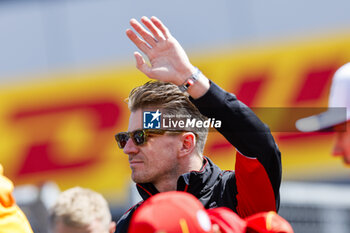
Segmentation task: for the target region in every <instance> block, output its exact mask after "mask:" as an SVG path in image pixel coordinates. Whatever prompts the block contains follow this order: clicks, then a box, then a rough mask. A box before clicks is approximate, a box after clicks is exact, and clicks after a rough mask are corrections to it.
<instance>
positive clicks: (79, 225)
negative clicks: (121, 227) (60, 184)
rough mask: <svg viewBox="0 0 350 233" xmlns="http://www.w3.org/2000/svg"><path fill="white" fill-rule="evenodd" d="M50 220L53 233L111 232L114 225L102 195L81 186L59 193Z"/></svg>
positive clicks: (113, 229)
mask: <svg viewBox="0 0 350 233" xmlns="http://www.w3.org/2000/svg"><path fill="white" fill-rule="evenodd" d="M50 220H51V227H52V232H53V233H113V232H114V231H115V226H116V224H115V222H113V221H112V216H111V213H110V209H109V207H108V203H107V201H106V200H105V199H104V197H103V196H102V195H101V194H99V193H97V192H95V191H92V190H90V189H86V188H81V187H74V188H70V189H67V190H66V191H64V192H62V193H61V194H60V195H59V197H58V200H57V202H56V203H55V205H54V206H53V207H52V209H51V211H50Z"/></svg>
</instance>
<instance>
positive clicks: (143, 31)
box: [130, 19, 157, 47]
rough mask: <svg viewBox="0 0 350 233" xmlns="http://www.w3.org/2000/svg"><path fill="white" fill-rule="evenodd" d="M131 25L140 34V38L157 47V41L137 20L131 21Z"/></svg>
mask: <svg viewBox="0 0 350 233" xmlns="http://www.w3.org/2000/svg"><path fill="white" fill-rule="evenodd" d="M130 25H131V26H132V27H133V28H134V29H135V31H137V33H139V34H140V36H141V37H142V38H143V39H144V40H145V41H146V42H147V43H148V44H150V45H151V46H152V47H153V46H155V45H156V43H157V41H156V39H154V37H153V36H152V34H151V33H149V32H148V31H147V30H146V29H145V28H144V27H143V26H142V25H141V24H140V23H139V22H138V21H137V20H136V19H131V20H130Z"/></svg>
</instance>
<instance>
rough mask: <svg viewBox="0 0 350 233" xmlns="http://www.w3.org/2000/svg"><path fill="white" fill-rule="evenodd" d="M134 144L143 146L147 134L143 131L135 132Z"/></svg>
mask: <svg viewBox="0 0 350 233" xmlns="http://www.w3.org/2000/svg"><path fill="white" fill-rule="evenodd" d="M134 142H135V144H136V145H142V144H143V143H144V142H145V133H144V132H143V131H142V130H137V131H135V132H134Z"/></svg>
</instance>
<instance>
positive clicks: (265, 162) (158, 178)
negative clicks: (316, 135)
mask: <svg viewBox="0 0 350 233" xmlns="http://www.w3.org/2000/svg"><path fill="white" fill-rule="evenodd" d="M141 22H142V23H143V25H145V27H146V28H147V29H148V30H149V31H148V30H146V28H145V27H143V26H142V25H141V24H140V23H139V22H138V21H137V20H135V19H131V20H130V24H131V26H132V27H133V28H134V29H135V31H136V32H137V33H138V35H137V34H136V33H135V32H134V31H133V30H131V29H128V30H127V31H126V34H127V36H128V37H129V39H130V40H131V41H132V42H133V43H134V44H135V45H136V46H137V47H138V48H139V49H140V50H141V51H142V52H143V53H144V54H145V55H146V56H147V57H148V59H149V61H150V65H148V64H147V63H146V62H145V59H144V58H143V56H142V55H141V54H140V53H139V52H135V53H134V56H135V59H136V67H137V68H138V69H139V70H140V71H142V72H143V73H144V74H145V75H146V76H148V77H149V78H151V79H155V81H150V82H147V83H146V84H144V85H142V86H140V87H137V88H135V89H134V90H132V91H131V93H130V95H129V101H128V105H129V109H130V112H131V113H130V118H129V126H128V132H120V133H118V134H116V135H115V139H116V140H117V143H118V146H119V148H121V149H123V152H124V153H125V154H127V155H128V160H129V164H130V168H131V178H132V179H133V181H134V182H135V183H136V184H137V189H138V191H139V193H140V195H141V197H142V198H143V200H147V199H148V198H149V197H152V196H153V195H155V194H157V193H159V192H167V191H176V190H177V191H185V192H188V193H191V194H193V195H194V196H196V197H197V198H198V199H199V201H200V202H201V203H202V204H203V206H204V207H205V208H206V209H210V208H214V207H227V208H230V209H231V210H233V211H235V212H236V213H237V214H238V215H239V216H240V217H247V216H250V215H252V214H255V213H259V212H263V211H278V208H279V188H280V183H281V176H282V167H281V154H280V151H279V149H278V147H277V145H276V143H275V140H274V138H273V136H272V135H271V133H270V130H269V128H268V126H266V125H265V124H264V123H263V122H261V121H260V119H259V118H258V117H257V116H256V115H255V114H254V113H253V112H252V111H251V109H249V108H248V107H247V106H246V105H245V104H243V103H242V102H241V101H239V100H238V99H237V98H236V96H235V95H233V94H231V93H228V92H226V91H224V90H223V89H221V88H220V87H219V86H217V85H216V84H215V83H214V82H212V81H209V79H208V78H207V77H205V76H204V74H203V73H202V72H200V70H199V69H197V68H196V67H194V66H193V65H192V64H191V63H190V61H189V59H188V57H187V54H186V53H185V51H184V50H183V48H182V47H181V45H180V44H179V43H178V41H177V40H176V39H175V38H174V37H173V36H172V35H171V33H170V32H169V30H168V28H167V27H166V26H165V25H164V24H163V23H162V22H161V21H160V20H159V19H158V18H156V17H151V18H150V19H149V18H147V17H142V19H141ZM162 114H163V115H162ZM145 115H147V116H148V118H147V117H146V118H145V117H144V116H145ZM172 115H173V116H174V117H170V118H168V121H166V122H165V123H166V124H165V123H164V121H163V122H162V121H161V120H160V119H165V117H167V116H168V117H169V116H172ZM167 122H170V123H171V126H170V125H169V124H168V123H167ZM188 122H192V124H193V125H191V124H189V123H188ZM207 123H209V124H210V125H213V127H215V128H216V129H217V130H218V131H219V132H220V133H221V134H222V135H224V136H225V138H226V139H227V140H228V141H229V142H230V143H231V144H232V145H233V146H234V147H235V148H236V149H237V153H236V164H235V171H232V170H231V171H224V170H221V169H220V168H219V167H218V166H217V165H215V164H214V163H213V162H212V161H211V160H210V159H209V158H208V157H206V156H204V155H203V151H204V146H205V142H206V137H207V134H208V128H209V127H208V125H209V124H207ZM205 125H207V127H206V126H205ZM232 156H234V155H232ZM141 203H142V202H140V203H138V204H136V205H135V206H134V207H132V208H131V209H130V210H129V211H127V212H126V213H125V214H124V215H123V216H122V217H121V218H120V220H119V221H118V223H117V233H126V232H127V231H128V226H129V222H130V219H131V217H132V214H133V213H134V211H135V210H136V209H137V208H138V207H139V206H140V205H141ZM164 214H165V215H167V214H169V215H170V214H171V213H164Z"/></svg>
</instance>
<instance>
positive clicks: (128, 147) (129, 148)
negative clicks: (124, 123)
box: [123, 138, 139, 154]
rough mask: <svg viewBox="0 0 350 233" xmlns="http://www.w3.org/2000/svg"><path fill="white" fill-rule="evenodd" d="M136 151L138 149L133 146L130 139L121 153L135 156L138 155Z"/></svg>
mask: <svg viewBox="0 0 350 233" xmlns="http://www.w3.org/2000/svg"><path fill="white" fill-rule="evenodd" d="M138 151H139V147H138V146H137V145H135V143H134V141H133V140H132V139H131V138H129V139H128V141H127V142H126V144H125V147H124V149H123V152H124V153H125V154H136V153H138Z"/></svg>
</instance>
